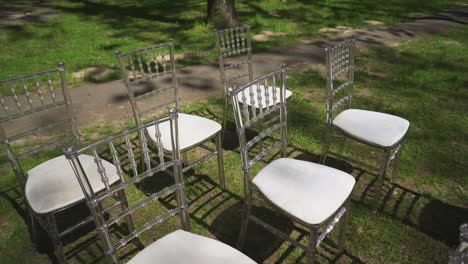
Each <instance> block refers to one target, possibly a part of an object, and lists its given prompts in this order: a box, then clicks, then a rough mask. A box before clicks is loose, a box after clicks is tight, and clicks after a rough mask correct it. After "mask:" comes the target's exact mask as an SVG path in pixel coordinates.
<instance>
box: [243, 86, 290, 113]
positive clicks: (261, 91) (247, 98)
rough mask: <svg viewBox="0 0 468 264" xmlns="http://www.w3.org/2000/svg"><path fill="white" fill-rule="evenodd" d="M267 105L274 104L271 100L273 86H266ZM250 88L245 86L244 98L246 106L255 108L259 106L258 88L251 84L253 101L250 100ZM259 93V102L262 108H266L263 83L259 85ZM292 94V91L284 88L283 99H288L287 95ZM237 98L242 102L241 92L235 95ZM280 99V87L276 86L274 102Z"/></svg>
mask: <svg viewBox="0 0 468 264" xmlns="http://www.w3.org/2000/svg"><path fill="white" fill-rule="evenodd" d="M267 91H268V107H271V106H272V105H274V104H275V100H273V87H271V86H268V89H267ZM247 92H249V93H250V88H247V89H246V90H245V98H246V100H245V101H246V104H247V105H248V106H252V105H253V106H254V107H255V108H260V106H259V104H258V102H259V101H258V97H257V95H258V89H257V85H252V92H253V94H254V98H253V101H251V100H250V95H249V93H247ZM260 95H261V96H262V98H261V99H262V100H261V103H262V108H266V107H267V103H266V98H267V97H266V94H265V86H263V85H260ZM291 95H292V92H291V91H289V90H286V98H285V99H288V98H289V97H291ZM237 98H238V100H239V102H240V103H244V95H243V94H242V93H239V94H238V95H237ZM279 101H280V89H279V88H276V103H279Z"/></svg>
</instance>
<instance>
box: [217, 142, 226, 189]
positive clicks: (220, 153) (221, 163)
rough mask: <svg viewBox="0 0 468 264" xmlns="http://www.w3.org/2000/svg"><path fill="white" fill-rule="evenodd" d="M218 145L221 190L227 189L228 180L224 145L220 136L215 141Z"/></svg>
mask: <svg viewBox="0 0 468 264" xmlns="http://www.w3.org/2000/svg"><path fill="white" fill-rule="evenodd" d="M215 141H216V142H215V143H216V152H217V159H218V176H219V184H220V185H221V189H223V190H225V189H226V180H225V178H224V160H223V149H222V147H221V144H222V141H223V139H222V135H221V134H218V135H217V136H216V139H215Z"/></svg>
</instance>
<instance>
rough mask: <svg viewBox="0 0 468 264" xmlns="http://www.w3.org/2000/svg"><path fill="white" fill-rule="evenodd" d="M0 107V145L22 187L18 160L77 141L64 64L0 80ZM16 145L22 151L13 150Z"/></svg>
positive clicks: (24, 178) (23, 177)
mask: <svg viewBox="0 0 468 264" xmlns="http://www.w3.org/2000/svg"><path fill="white" fill-rule="evenodd" d="M0 105H1V110H0V111H1V114H0V138H1V142H2V144H3V145H4V147H5V150H6V153H7V155H8V158H9V160H10V163H11V164H12V167H13V170H14V172H15V174H16V176H17V177H18V180H19V181H20V183H22V184H23V187H24V184H25V182H26V177H27V176H26V174H25V173H24V172H23V170H22V168H21V164H20V159H21V158H26V157H28V156H31V155H32V154H36V153H38V152H41V151H44V150H46V149H51V148H54V147H59V146H61V145H64V144H67V143H68V144H69V142H70V141H74V140H77V141H79V134H78V129H77V126H76V120H75V116H74V114H73V109H72V105H71V99H70V93H69V90H68V88H67V85H66V77H65V68H64V65H63V63H60V64H59V67H58V68H56V69H49V70H45V71H40V72H35V73H30V74H24V75H20V76H16V77H12V78H7V79H4V80H0ZM64 113H65V114H64ZM52 131H54V132H55V133H52ZM64 132H66V133H64ZM53 134H56V135H57V136H58V135H61V136H63V137H60V138H58V137H51V135H53ZM64 134H68V135H64ZM38 135H39V136H41V138H40V140H37V138H36V137H37V136H38ZM27 140H29V141H28V142H27V144H23V143H25V141H27ZM32 141H34V144H31V143H32ZM15 144H22V147H21V148H18V149H16V148H14V147H13V145H15Z"/></svg>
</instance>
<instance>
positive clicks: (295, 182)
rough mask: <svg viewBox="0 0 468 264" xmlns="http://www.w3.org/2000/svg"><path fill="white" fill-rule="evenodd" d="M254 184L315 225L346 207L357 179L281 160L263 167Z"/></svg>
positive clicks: (295, 214) (310, 165)
mask: <svg viewBox="0 0 468 264" xmlns="http://www.w3.org/2000/svg"><path fill="white" fill-rule="evenodd" d="M252 182H253V184H255V186H257V187H258V189H259V190H260V191H261V192H262V193H263V194H264V195H265V197H266V198H267V199H268V200H270V201H271V202H272V203H273V204H275V205H276V206H278V207H279V208H280V209H282V210H283V211H286V212H287V213H289V214H291V215H293V216H295V217H296V218H298V219H300V220H302V221H304V222H305V223H307V224H311V225H315V224H320V223H322V222H323V221H325V220H326V219H327V218H329V217H330V216H331V215H332V214H333V213H334V212H335V211H336V210H338V209H339V208H340V207H341V206H342V205H343V203H344V202H345V201H346V199H347V198H348V197H349V195H350V194H351V191H352V190H353V187H354V184H355V182H356V180H355V179H354V177H353V176H351V175H349V174H348V173H345V172H343V171H340V170H337V169H334V168H330V167H327V166H324V165H320V164H316V163H313V162H308V161H302V160H295V159H288V158H282V159H277V160H275V161H273V162H271V163H270V164H268V165H267V166H266V167H264V168H263V169H262V170H261V171H260V172H259V173H258V174H257V176H255V178H254V179H253V181H252Z"/></svg>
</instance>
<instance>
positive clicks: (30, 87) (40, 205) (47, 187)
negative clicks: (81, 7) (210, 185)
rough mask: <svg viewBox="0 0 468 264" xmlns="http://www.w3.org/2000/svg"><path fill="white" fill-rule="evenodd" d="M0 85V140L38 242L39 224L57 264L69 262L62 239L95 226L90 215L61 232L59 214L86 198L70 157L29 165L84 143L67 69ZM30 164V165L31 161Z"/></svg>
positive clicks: (95, 182)
mask: <svg viewBox="0 0 468 264" xmlns="http://www.w3.org/2000/svg"><path fill="white" fill-rule="evenodd" d="M0 87H1V88H2V90H1V92H2V93H4V92H9V93H10V94H2V95H0V104H1V106H2V110H3V111H2V116H1V119H0V137H1V140H2V144H3V146H4V148H5V150H6V153H7V155H8V158H9V160H10V163H11V165H12V167H13V171H14V173H15V174H16V177H17V180H18V182H19V183H20V186H21V188H22V190H23V192H24V196H25V199H26V211H27V214H28V215H29V222H30V223H29V224H30V227H31V232H32V237H33V240H36V236H37V226H36V222H37V223H39V225H40V226H41V227H42V228H43V229H44V230H45V231H46V233H47V234H48V235H49V236H50V238H51V240H52V242H53V245H54V249H55V255H56V257H57V260H58V262H59V263H64V262H66V257H65V254H64V251H63V246H62V238H63V237H65V236H67V235H68V234H70V233H72V232H73V231H74V230H77V229H78V228H79V227H81V226H84V225H86V224H88V223H91V222H92V218H91V216H89V217H87V218H86V219H83V220H80V221H79V222H78V223H75V224H73V225H71V226H68V227H66V229H65V230H59V227H58V226H57V224H56V216H57V214H59V213H61V212H63V211H65V210H67V209H70V208H71V207H73V206H74V205H76V204H78V203H80V202H82V201H83V200H84V198H85V197H84V195H83V193H82V191H81V188H80V185H79V183H78V181H77V180H76V177H75V176H74V173H73V170H72V169H71V167H70V166H69V165H68V162H67V160H66V159H65V156H63V155H62V156H57V157H55V158H52V159H49V160H47V161H44V162H42V163H40V164H39V165H37V166H34V167H33V168H32V169H30V170H29V171H26V167H25V166H24V164H25V161H27V160H28V158H31V157H32V155H36V157H35V159H37V155H39V157H41V156H40V153H44V152H45V151H51V149H54V148H58V147H60V146H64V145H66V144H70V143H71V142H79V140H80V135H79V133H78V130H77V126H76V120H75V117H74V114H73V109H72V105H71V100H70V94H69V91H68V88H67V85H66V82H65V68H64V65H63V64H60V65H59V67H58V68H56V69H51V70H46V71H41V72H37V73H31V74H25V75H21V76H17V77H13V78H8V79H5V80H1V81H0ZM54 134H55V136H54V137H51V135H54ZM35 136H39V138H40V139H39V140H38V139H37V138H36V137H35ZM26 140H28V142H31V141H32V142H36V144H33V145H29V144H28V145H26V144H24V143H23V142H24V141H26ZM15 145H21V148H16V147H15ZM48 155H51V154H50V153H49V154H48ZM28 163H31V162H30V160H29V162H28ZM82 163H83V166H84V167H85V168H86V169H87V170H89V169H90V168H92V167H93V166H94V161H93V157H91V156H83V160H82ZM103 166H104V167H107V166H109V164H108V163H105V162H104V163H103ZM28 167H29V165H28ZM90 179H91V184H92V186H93V189H94V190H95V191H96V192H99V191H100V190H102V189H103V188H104V185H103V183H102V182H101V181H99V177H98V174H96V173H94V174H93V173H90ZM118 180H119V178H118V177H116V175H110V177H109V182H108V184H114V183H115V182H117V181H118ZM121 206H122V208H123V207H125V206H126V202H125V201H123V202H122V204H121ZM70 211H71V210H68V211H67V212H70ZM36 242H38V241H36Z"/></svg>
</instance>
